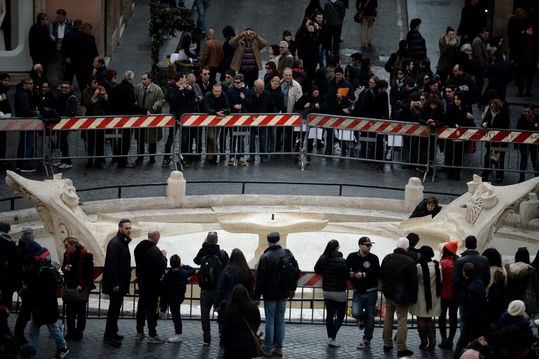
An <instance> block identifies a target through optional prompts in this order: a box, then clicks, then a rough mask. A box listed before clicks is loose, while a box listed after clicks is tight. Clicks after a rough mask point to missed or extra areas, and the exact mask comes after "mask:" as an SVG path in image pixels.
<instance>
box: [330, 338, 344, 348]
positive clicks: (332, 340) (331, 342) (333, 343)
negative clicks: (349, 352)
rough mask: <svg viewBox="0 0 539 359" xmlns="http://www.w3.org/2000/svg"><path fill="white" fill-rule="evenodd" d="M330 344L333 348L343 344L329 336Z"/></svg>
mask: <svg viewBox="0 0 539 359" xmlns="http://www.w3.org/2000/svg"><path fill="white" fill-rule="evenodd" d="M328 345H329V346H330V347H333V348H338V347H340V346H341V345H340V344H339V343H337V341H336V340H335V339H332V338H328Z"/></svg>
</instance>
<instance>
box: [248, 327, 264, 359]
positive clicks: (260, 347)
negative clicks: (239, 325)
mask: <svg viewBox="0 0 539 359" xmlns="http://www.w3.org/2000/svg"><path fill="white" fill-rule="evenodd" d="M243 321H244V322H245V325H247V328H249V332H250V333H251V336H252V337H253V341H254V343H255V349H256V357H261V356H264V354H265V353H266V351H265V350H264V341H263V340H262V339H261V338H260V337H259V336H258V335H256V333H255V332H254V331H253V329H251V326H250V325H249V322H248V321H247V319H245V317H243Z"/></svg>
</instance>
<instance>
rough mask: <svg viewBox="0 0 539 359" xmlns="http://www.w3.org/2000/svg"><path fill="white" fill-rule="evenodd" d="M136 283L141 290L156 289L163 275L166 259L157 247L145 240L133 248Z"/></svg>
mask: <svg viewBox="0 0 539 359" xmlns="http://www.w3.org/2000/svg"><path fill="white" fill-rule="evenodd" d="M133 254H134V255H135V263H136V274H137V282H138V285H139V287H141V288H148V287H151V288H157V287H158V286H159V281H160V280H161V278H162V277H163V274H165V270H166V268H167V258H166V257H165V256H164V255H163V253H162V252H161V250H160V249H159V248H158V247H157V245H156V244H155V243H154V242H152V241H150V240H148V239H145V240H143V241H142V242H140V243H139V244H137V246H136V247H135V250H134V252H133Z"/></svg>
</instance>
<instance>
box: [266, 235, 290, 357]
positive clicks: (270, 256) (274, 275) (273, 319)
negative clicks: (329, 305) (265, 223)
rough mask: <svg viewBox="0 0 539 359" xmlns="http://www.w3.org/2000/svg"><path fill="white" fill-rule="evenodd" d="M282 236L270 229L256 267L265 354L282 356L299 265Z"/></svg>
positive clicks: (267, 355)
mask: <svg viewBox="0 0 539 359" xmlns="http://www.w3.org/2000/svg"><path fill="white" fill-rule="evenodd" d="M280 239H281V236H280V235H279V233H278V232H271V233H269V234H268V236H267V240H268V248H267V249H266V250H265V251H264V253H263V254H262V256H261V257H260V261H259V262H258V265H257V269H256V282H255V283H256V284H255V299H256V300H260V297H261V296H263V297H264V312H265V314H266V333H265V336H264V356H266V357H271V356H272V354H273V355H277V356H283V341H284V313H285V310H286V300H287V298H290V299H292V298H294V295H295V291H296V287H297V285H298V275H299V267H298V263H297V261H296V259H295V258H294V255H293V254H292V252H291V251H290V250H288V249H284V248H282V247H281V245H280V242H279V241H280Z"/></svg>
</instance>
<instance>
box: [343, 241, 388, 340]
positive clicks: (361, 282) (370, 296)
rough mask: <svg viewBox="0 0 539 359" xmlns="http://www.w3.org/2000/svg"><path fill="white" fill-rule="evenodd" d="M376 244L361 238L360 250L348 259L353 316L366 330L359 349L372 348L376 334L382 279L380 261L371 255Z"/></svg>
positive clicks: (359, 242)
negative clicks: (379, 286)
mask: <svg viewBox="0 0 539 359" xmlns="http://www.w3.org/2000/svg"><path fill="white" fill-rule="evenodd" d="M373 244H374V242H372V241H371V239H370V238H369V237H361V238H360V239H359V241H358V246H359V250H358V251H357V252H352V253H350V254H349V255H348V257H347V258H346V264H348V268H349V270H350V277H351V278H352V285H353V286H354V298H353V300H352V316H353V317H354V318H356V319H357V321H358V325H359V329H360V330H361V329H363V328H365V332H364V333H363V339H362V340H361V342H360V343H359V345H358V346H357V349H365V348H368V347H370V343H371V340H372V335H373V333H374V312H375V309H376V301H377V300H378V280H379V279H380V261H379V260H378V257H377V256H376V255H375V254H372V253H371V247H372V245H373Z"/></svg>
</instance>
